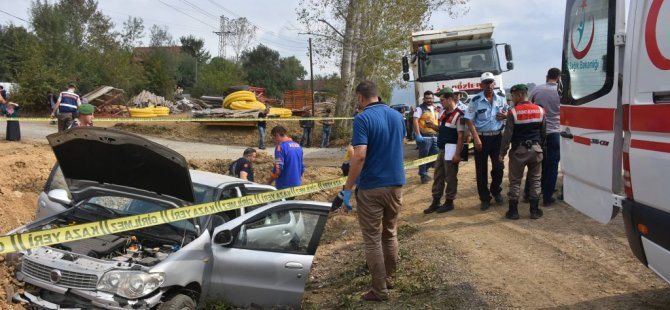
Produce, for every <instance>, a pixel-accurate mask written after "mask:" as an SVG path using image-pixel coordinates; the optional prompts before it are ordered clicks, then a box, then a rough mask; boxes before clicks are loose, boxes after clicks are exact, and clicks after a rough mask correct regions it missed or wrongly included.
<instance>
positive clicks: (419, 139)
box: [414, 135, 426, 143]
mask: <svg viewBox="0 0 670 310" xmlns="http://www.w3.org/2000/svg"><path fill="white" fill-rule="evenodd" d="M414 140H416V142H419V143H421V142H423V141H425V140H426V139H424V138H423V137H422V136H421V135H416V137H414Z"/></svg>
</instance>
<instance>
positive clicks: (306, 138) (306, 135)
mask: <svg viewBox="0 0 670 310" xmlns="http://www.w3.org/2000/svg"><path fill="white" fill-rule="evenodd" d="M300 146H303V147H305V146H312V127H303V128H302V138H301V139H300Z"/></svg>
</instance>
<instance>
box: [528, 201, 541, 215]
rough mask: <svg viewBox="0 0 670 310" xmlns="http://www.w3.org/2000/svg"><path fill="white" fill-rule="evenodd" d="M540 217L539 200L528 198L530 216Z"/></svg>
mask: <svg viewBox="0 0 670 310" xmlns="http://www.w3.org/2000/svg"><path fill="white" fill-rule="evenodd" d="M541 217H542V210H540V200H539V199H531V200H530V218H531V219H534V220H537V219H539V218H541Z"/></svg>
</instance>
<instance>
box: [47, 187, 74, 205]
mask: <svg viewBox="0 0 670 310" xmlns="http://www.w3.org/2000/svg"><path fill="white" fill-rule="evenodd" d="M47 197H49V200H51V201H53V202H57V203H60V204H63V205H69V204H70V203H72V200H70V197H68V195H67V191H66V190H64V189H60V188H59V189H52V190H50V191H49V193H47Z"/></svg>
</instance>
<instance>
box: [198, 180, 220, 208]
mask: <svg viewBox="0 0 670 310" xmlns="http://www.w3.org/2000/svg"><path fill="white" fill-rule="evenodd" d="M215 192H216V188H214V187H211V186H207V185H202V184H196V183H193V194H195V203H204V202H211V200H212V197H214V193H215Z"/></svg>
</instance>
